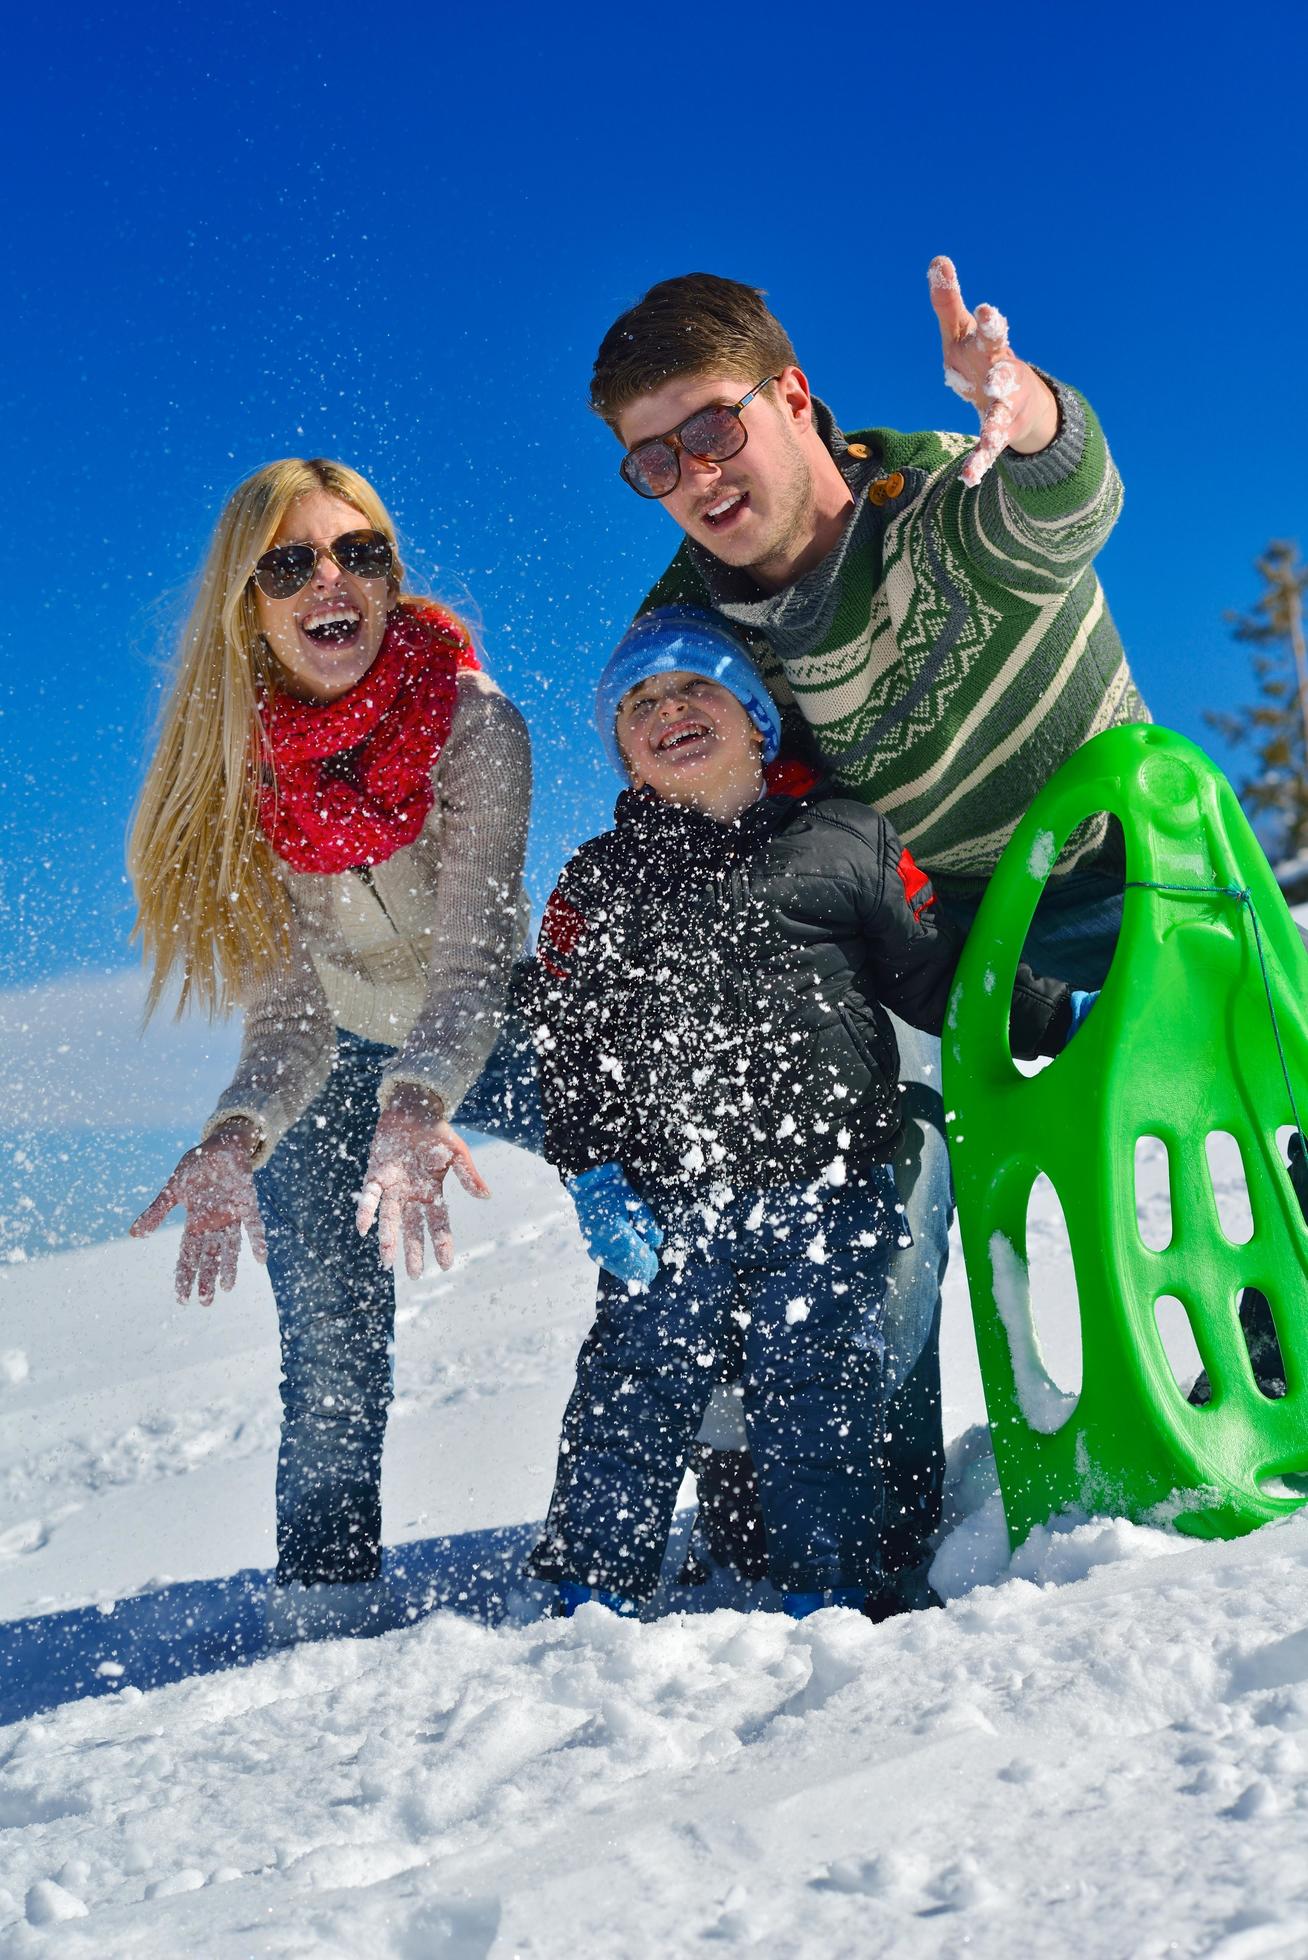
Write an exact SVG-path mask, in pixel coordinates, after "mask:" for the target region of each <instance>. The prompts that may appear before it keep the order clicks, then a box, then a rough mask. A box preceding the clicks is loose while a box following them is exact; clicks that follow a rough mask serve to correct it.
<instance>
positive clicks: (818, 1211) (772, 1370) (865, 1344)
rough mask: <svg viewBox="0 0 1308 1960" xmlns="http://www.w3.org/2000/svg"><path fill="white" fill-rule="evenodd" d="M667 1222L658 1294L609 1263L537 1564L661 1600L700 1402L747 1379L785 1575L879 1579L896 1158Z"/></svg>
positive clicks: (774, 1548) (828, 1582)
mask: <svg viewBox="0 0 1308 1960" xmlns="http://www.w3.org/2000/svg"><path fill="white" fill-rule="evenodd" d="M656 1209H658V1207H656ZM660 1222H661V1223H662V1225H663V1227H664V1230H665V1233H666V1238H665V1242H664V1246H663V1265H662V1267H661V1270H660V1273H659V1276H658V1278H657V1279H656V1280H654V1282H653V1283H652V1285H651V1286H650V1287H649V1288H648V1289H647V1290H636V1291H631V1290H629V1289H628V1287H627V1285H626V1284H625V1282H623V1281H621V1280H616V1279H614V1278H613V1277H612V1275H611V1274H609V1273H607V1272H601V1274H600V1283H599V1302H598V1311H597V1314H596V1318H595V1324H594V1326H593V1327H592V1328H591V1331H590V1334H589V1335H588V1337H587V1339H586V1342H585V1345H584V1347H583V1348H582V1351H581V1354H580V1356H579V1357H578V1361H577V1385H576V1388H575V1390H574V1392H573V1395H572V1398H571V1401H570V1402H569V1404H568V1410H567V1414H566V1415H565V1417H564V1424H563V1452H562V1455H561V1457H560V1463H559V1486H560V1487H559V1488H557V1489H556V1491H555V1494H554V1500H553V1502H552V1504H551V1506H550V1518H551V1527H552V1534H553V1538H552V1542H549V1543H547V1544H546V1545H544V1546H542V1547H541V1548H540V1553H539V1555H538V1558H537V1560H536V1563H537V1565H538V1567H539V1568H540V1569H542V1570H543V1569H544V1567H545V1566H546V1565H548V1567H549V1568H550V1569H551V1570H552V1571H556V1572H557V1573H558V1574H559V1576H560V1577H562V1578H565V1579H572V1580H576V1581H577V1582H579V1583H581V1584H584V1585H593V1586H600V1587H603V1588H605V1589H606V1590H610V1591H614V1592H619V1593H622V1594H624V1595H626V1596H627V1597H628V1598H631V1599H645V1598H648V1596H649V1595H650V1594H651V1593H652V1592H653V1591H654V1589H655V1587H656V1585H657V1583H658V1577H659V1567H660V1565H661V1563H662V1559H663V1552H664V1548H665V1546H666V1543H667V1538H668V1532H669V1529H670V1527H671V1523H672V1512H673V1507H674V1505H675V1503H676V1498H677V1491H678V1488H679V1486H680V1483H681V1476H682V1471H683V1469H684V1467H685V1462H686V1457H687V1454H688V1452H689V1449H690V1446H691V1443H692V1441H693V1439H694V1436H695V1432H696V1430H697V1429H698V1427H699V1424H700V1420H701V1418H702V1416H703V1413H704V1408H705V1405H706V1404H707V1402H708V1399H709V1397H710V1395H711V1394H712V1391H713V1387H714V1384H715V1382H718V1381H720V1380H723V1379H726V1380H733V1379H735V1380H739V1382H740V1384H741V1389H742V1392H743V1398H744V1402H743V1407H744V1417H745V1425H746V1429H747V1431H748V1434H749V1444H750V1451H751V1454H752V1456H753V1459H754V1464H755V1467H756V1469H757V1472H758V1479H759V1489H760V1497H761V1503H762V1509H763V1517H764V1522H765V1524H766V1528H767V1541H768V1562H769V1576H770V1577H771V1579H772V1582H773V1584H774V1585H776V1586H778V1587H780V1588H781V1589H782V1590H786V1591H792V1590H793V1591H802V1592H810V1591H813V1592H817V1591H826V1590H828V1589H829V1588H831V1587H836V1586H867V1587H868V1588H872V1587H874V1586H875V1585H876V1584H877V1582H878V1580H879V1578H880V1575H881V1545H882V1537H883V1531H884V1527H885V1523H886V1520H885V1517H884V1511H885V1501H886V1482H885V1475H884V1464H883V1453H884V1448H885V1443H884V1436H883V1431H884V1428H885V1409H884V1400H885V1398H884V1390H883V1380H884V1376H883V1360H884V1343H883V1339H882V1321H883V1317H884V1307H885V1292H886V1276H887V1272H888V1269H889V1267H890V1265H891V1262H892V1259H893V1257H894V1255H895V1253H896V1251H897V1250H898V1249H899V1244H900V1241H901V1239H902V1238H903V1237H904V1236H905V1227H904V1221H903V1216H902V1213H901V1212H900V1211H899V1210H898V1209H897V1205H896V1198H895V1188H894V1180H893V1176H892V1174H891V1172H890V1171H889V1169H888V1168H886V1167H884V1166H873V1167H870V1168H868V1169H867V1170H865V1171H864V1172H862V1173H861V1174H860V1176H858V1177H854V1176H852V1177H851V1181H850V1182H849V1183H848V1184H846V1185H842V1186H831V1185H828V1184H823V1183H818V1184H814V1185H808V1186H790V1187H785V1188H782V1189H778V1190H771V1191H766V1192H762V1193H759V1192H754V1193H750V1194H747V1195H745V1196H733V1195H732V1194H730V1193H727V1194H725V1195H724V1194H717V1197H716V1199H715V1195H714V1194H712V1193H705V1194H704V1195H703V1197H702V1198H701V1199H699V1200H697V1201H696V1202H695V1203H693V1204H690V1205H687V1206H686V1207H685V1208H684V1209H680V1210H678V1211H676V1212H674V1213H672V1214H671V1215H669V1214H668V1213H667V1212H666V1211H661V1212H660Z"/></svg>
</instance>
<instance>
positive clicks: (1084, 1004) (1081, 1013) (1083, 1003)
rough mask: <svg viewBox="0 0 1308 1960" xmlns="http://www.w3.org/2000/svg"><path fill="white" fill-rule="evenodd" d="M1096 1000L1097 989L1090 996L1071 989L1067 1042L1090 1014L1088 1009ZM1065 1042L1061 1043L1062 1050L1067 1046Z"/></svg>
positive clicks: (1075, 988)
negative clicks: (1070, 1023) (1070, 1015)
mask: <svg viewBox="0 0 1308 1960" xmlns="http://www.w3.org/2000/svg"><path fill="white" fill-rule="evenodd" d="M1098 998H1099V989H1098V987H1096V988H1095V990H1094V992H1093V993H1092V994H1083V993H1082V992H1081V990H1080V988H1079V987H1073V989H1072V1025H1071V1026H1070V1027H1069V1028H1068V1030H1067V1041H1070V1040H1071V1039H1072V1036H1073V1035H1074V1034H1075V1033H1076V1031H1077V1029H1078V1028H1079V1027H1080V1025H1081V1023H1082V1022H1083V1021H1084V1019H1085V1017H1086V1015H1087V1014H1088V1013H1089V1012H1090V1009H1091V1008H1092V1007H1093V1006H1094V1004H1095V1002H1096V1001H1097V1000H1098ZM1067 1041H1065V1042H1064V1043H1063V1046H1064V1048H1066V1046H1067Z"/></svg>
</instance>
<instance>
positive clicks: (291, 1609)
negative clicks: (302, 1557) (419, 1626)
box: [264, 1579, 401, 1647]
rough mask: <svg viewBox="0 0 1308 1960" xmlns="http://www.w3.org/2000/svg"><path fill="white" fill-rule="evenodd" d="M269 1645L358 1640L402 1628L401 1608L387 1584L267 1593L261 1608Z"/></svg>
mask: <svg viewBox="0 0 1308 1960" xmlns="http://www.w3.org/2000/svg"><path fill="white" fill-rule="evenodd" d="M264 1613H265V1625H266V1629H267V1637H268V1645H269V1646H270V1647H294V1646H296V1645H297V1644H298V1643H299V1642H300V1641H302V1640H358V1639H364V1638H367V1637H368V1636H370V1635H372V1634H375V1633H389V1632H390V1631H391V1629H392V1628H394V1627H396V1626H398V1625H399V1624H400V1619H401V1616H400V1611H399V1603H398V1601H397V1599H396V1597H395V1595H394V1594H393V1593H392V1591H391V1588H390V1587H389V1585H388V1584H387V1582H386V1580H385V1579H354V1580H338V1581H335V1582H330V1583H329V1582H328V1581H325V1580H324V1581H323V1582H321V1583H320V1584H318V1585H313V1586H305V1585H301V1583H300V1581H299V1580H298V1579H292V1580H291V1581H290V1582H289V1583H288V1584H287V1585H283V1586H279V1585H271V1586H269V1588H268V1596H267V1602H266V1605H265V1608H264Z"/></svg>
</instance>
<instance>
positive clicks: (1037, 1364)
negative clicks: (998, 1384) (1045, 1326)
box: [990, 1232, 1077, 1436]
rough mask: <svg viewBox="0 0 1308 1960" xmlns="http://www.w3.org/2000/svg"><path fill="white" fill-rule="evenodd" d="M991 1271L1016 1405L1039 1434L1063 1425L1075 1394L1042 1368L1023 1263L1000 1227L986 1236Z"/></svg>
mask: <svg viewBox="0 0 1308 1960" xmlns="http://www.w3.org/2000/svg"><path fill="white" fill-rule="evenodd" d="M990 1272H991V1276H992V1279H993V1281H994V1289H995V1305H996V1307H997V1308H998V1309H999V1318H1000V1319H1001V1320H1002V1321H1003V1323H1004V1332H1005V1333H1006V1334H1007V1336H1008V1352H1009V1356H1010V1358H1011V1360H1012V1363H1013V1380H1014V1386H1015V1387H1016V1389H1017V1402H1018V1407H1019V1408H1020V1409H1021V1411H1022V1414H1023V1415H1024V1416H1025V1417H1026V1419H1027V1421H1028V1422H1029V1423H1030V1425H1031V1427H1032V1429H1034V1430H1035V1431H1036V1432H1037V1433H1038V1434H1039V1435H1041V1436H1052V1435H1054V1434H1055V1432H1056V1431H1057V1430H1059V1429H1061V1428H1062V1426H1063V1424H1064V1423H1065V1422H1066V1421H1067V1419H1068V1417H1069V1416H1070V1415H1071V1413H1072V1411H1073V1410H1074V1409H1075V1407H1076V1401H1077V1398H1076V1396H1075V1395H1065V1394H1064V1392H1063V1390H1062V1389H1061V1388H1059V1386H1058V1384H1057V1382H1055V1381H1054V1380H1053V1379H1052V1377H1051V1376H1050V1374H1049V1371H1048V1369H1047V1368H1046V1367H1045V1358H1044V1356H1043V1354H1042V1353H1041V1352H1040V1340H1039V1336H1038V1334H1037V1332H1036V1327H1035V1322H1034V1320H1033V1319H1032V1316H1031V1288H1030V1281H1029V1276H1028V1273H1027V1269H1026V1265H1025V1263H1024V1261H1023V1260H1022V1258H1021V1257H1020V1255H1019V1254H1018V1252H1017V1250H1016V1248H1015V1247H1014V1246H1011V1245H1010V1244H1009V1242H1008V1240H1007V1239H1006V1238H1005V1237H1004V1235H1003V1233H1002V1232H995V1233H992V1235H991V1239H990Z"/></svg>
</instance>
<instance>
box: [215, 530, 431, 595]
mask: <svg viewBox="0 0 1308 1960" xmlns="http://www.w3.org/2000/svg"><path fill="white" fill-rule="evenodd" d="M323 555H326V556H327V557H328V558H333V559H335V561H336V563H337V564H338V565H339V566H340V568H341V570H342V571H343V572H347V573H348V574H349V576H350V577H351V578H389V577H390V576H391V574H392V572H393V571H394V570H395V553H394V552H393V551H392V549H391V541H390V539H389V538H387V537H385V536H383V534H382V533H381V532H380V531H345V532H343V533H342V535H341V536H340V537H339V538H337V539H336V540H335V541H334V542H333V543H332V544H329V545H324V546H323V548H322V551H321V552H320V551H319V549H318V547H317V545H314V544H275V545H274V546H273V548H272V550H271V551H265V552H264V554H263V557H262V558H260V559H259V561H258V562H257V564H256V565H255V568H254V571H253V572H252V573H251V577H252V578H253V580H254V582H255V584H256V585H257V586H258V588H259V590H260V592H262V593H263V595H264V597H265V599H290V598H292V597H293V596H294V594H295V593H297V592H299V591H301V590H302V589H303V587H305V586H306V585H307V584H308V583H309V580H310V579H311V578H312V577H313V575H314V573H315V572H316V571H317V569H318V560H319V558H320V557H322V556H323Z"/></svg>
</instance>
